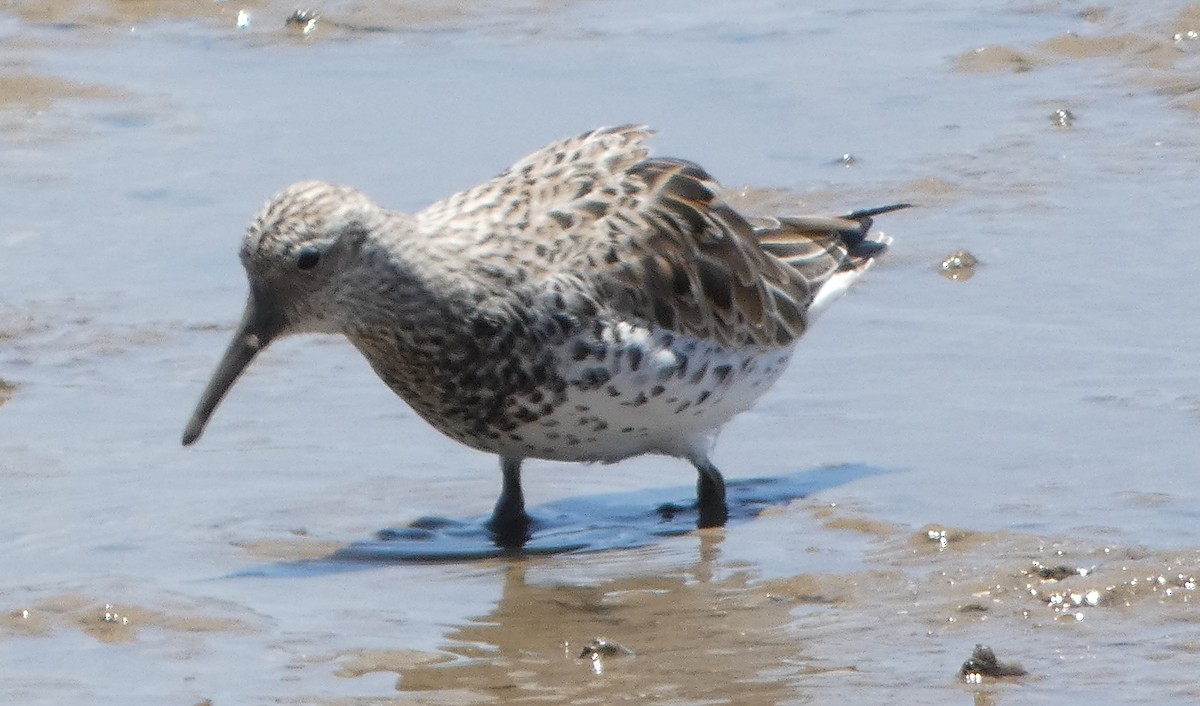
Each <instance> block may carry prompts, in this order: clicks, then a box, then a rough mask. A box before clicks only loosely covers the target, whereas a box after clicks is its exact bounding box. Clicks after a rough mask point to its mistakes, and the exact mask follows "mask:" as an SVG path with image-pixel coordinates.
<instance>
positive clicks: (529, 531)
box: [487, 508, 533, 549]
mask: <svg viewBox="0 0 1200 706" xmlns="http://www.w3.org/2000/svg"><path fill="white" fill-rule="evenodd" d="M499 510H500V509H499V508H497V511H496V512H495V513H493V514H492V519H490V520H488V522H487V528H488V531H489V532H491V533H492V542H493V543H494V544H495V545H496V546H497V547H503V548H505V549H518V548H520V547H523V546H525V543H526V542H528V541H529V539H530V537H531V536H532V535H533V518H531V517H530V516H529V515H527V514H525V511H524V510H521V511H520V512H517V513H502V512H500V511H499Z"/></svg>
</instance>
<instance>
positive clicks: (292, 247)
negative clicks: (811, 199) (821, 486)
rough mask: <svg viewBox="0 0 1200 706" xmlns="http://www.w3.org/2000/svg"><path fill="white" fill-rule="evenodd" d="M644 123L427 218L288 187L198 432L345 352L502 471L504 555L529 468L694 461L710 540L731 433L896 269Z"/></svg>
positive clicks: (865, 240) (835, 224) (256, 225)
mask: <svg viewBox="0 0 1200 706" xmlns="http://www.w3.org/2000/svg"><path fill="white" fill-rule="evenodd" d="M650 134H651V131H650V130H649V129H648V128H646V127H644V126H637V125H627V126H622V127H615V128H604V129H600V130H595V131H592V132H588V133H586V134H583V135H579V136H577V137H573V138H569V139H566V140H561V141H559V142H554V143H552V144H550V145H547V146H546V147H543V148H542V149H540V150H538V151H536V152H534V153H533V154H531V155H529V156H528V157H526V158H524V159H522V160H521V161H519V162H517V163H516V164H514V165H513V166H512V167H510V168H509V169H507V170H506V171H504V172H503V173H501V174H500V175H499V176H497V177H495V178H494V179H492V180H490V181H488V182H486V183H484V184H481V185H479V186H476V187H474V188H472V189H469V190H467V191H463V192H461V193H458V194H455V195H453V196H451V197H449V198H447V199H445V200H443V201H439V202H438V203H435V204H433V205H432V206H429V207H428V208H426V209H424V210H422V211H420V212H418V213H416V214H414V215H406V214H402V213H397V212H394V211H389V210H387V209H384V208H382V207H381V206H379V205H377V204H376V203H375V202H374V201H372V200H371V199H369V198H368V197H367V196H365V195H364V194H362V193H361V192H359V191H357V190H355V189H351V188H348V187H345V186H339V185H335V184H328V183H323V182H317V181H305V182H300V183H297V184H294V185H292V186H289V187H288V188H286V189H284V190H283V191H282V192H281V193H280V194H278V195H277V196H275V197H274V198H273V199H271V201H269V202H268V203H267V204H266V205H265V206H264V207H263V209H262V210H261V211H260V212H259V213H258V215H257V216H256V217H255V218H254V220H253V222H252V223H251V224H250V227H249V229H248V230H247V232H246V235H245V239H244V241H243V243H242V247H241V260H242V264H243V266H244V267H245V269H246V273H247V275H248V278H249V284H250V296H249V302H248V303H247V305H246V309H245V313H244V315H243V317H242V320H241V323H240V324H239V325H238V327H237V330H236V332H235V333H234V336H233V340H232V342H231V343H230V344H229V347H228V349H227V350H226V352H225V354H224V357H223V358H222V359H221V361H220V363H219V364H218V366H217V369H216V371H215V372H214V374H213V377H212V379H211V381H210V382H209V384H208V387H207V388H206V389H205V391H204V393H203V395H202V396H201V398H200V401H199V404H198V405H197V407H196V411H195V413H194V414H193V416H192V418H191V421H190V422H189V423H188V425H187V428H186V430H185V431H184V434H183V443H184V445H189V444H191V443H193V442H195V441H196V439H198V438H199V437H200V434H201V432H202V431H203V430H204V426H205V424H206V423H207V422H208V420H209V418H210V417H211V416H212V414H213V412H214V410H215V409H216V407H217V405H218V404H219V403H220V401H221V399H222V397H223V396H224V395H225V393H226V392H228V390H229V389H230V387H231V386H232V385H233V383H234V381H235V380H236V379H237V377H238V376H239V375H240V374H241V373H242V371H243V370H245V368H246V367H247V366H248V365H249V364H250V362H251V361H252V360H253V359H254V357H255V356H256V355H257V354H258V353H259V352H260V351H261V350H262V349H263V348H265V347H266V346H267V345H268V344H269V343H270V342H271V341H272V340H274V339H276V338H278V337H280V336H283V335H285V334H293V333H326V334H341V335H344V336H345V337H346V338H348V339H349V340H350V342H351V343H352V344H353V345H354V346H355V347H356V348H358V350H359V351H360V352H361V353H362V354H363V355H364V356H365V357H366V359H367V360H368V361H369V363H370V365H371V367H372V368H373V369H374V370H375V372H376V373H377V374H378V375H379V377H380V378H381V379H382V380H383V381H384V382H385V383H386V384H387V385H388V387H390V388H391V389H392V390H393V391H394V392H395V393H396V394H397V395H399V396H400V397H402V398H403V399H404V400H405V401H406V402H407V403H408V404H409V405H410V406H411V407H412V409H413V410H415V411H416V412H417V414H419V415H420V416H421V417H423V418H424V419H425V420H426V421H427V422H429V423H430V424H432V425H433V426H434V427H436V428H437V429H438V430H440V431H441V432H442V433H444V434H445V435H447V436H449V437H450V438H452V439H455V440H457V441H460V442H462V443H463V444H466V445H467V446H470V447H472V448H475V449H479V450H481V451H485V452H489V453H493V454H496V455H497V456H499V457H500V466H501V470H502V472H503V486H502V490H501V493H500V498H499V500H498V502H497V503H496V507H495V510H494V512H493V514H492V518H491V520H490V522H489V528H490V530H491V531H492V533H493V536H494V541H495V542H496V543H497V544H499V545H503V546H519V545H521V544H523V543H524V542H525V541H526V540H527V539H528V537H529V536H530V529H531V520H530V518H529V516H528V515H527V514H526V512H525V503H524V495H523V493H522V490H521V475H520V474H521V464H522V462H523V461H524V459H527V458H539V459H554V460H560V461H579V462H600V463H611V462H615V461H619V460H622V459H625V458H629V457H632V456H638V455H641V454H664V455H668V456H675V457H680V458H683V459H686V460H688V461H690V462H691V463H692V465H693V466H695V468H696V471H697V472H698V473H699V479H698V483H697V495H698V510H699V521H698V525H699V526H700V527H715V526H721V525H724V524H725V521H726V519H727V517H728V513H727V508H726V502H725V482H724V480H723V478H722V476H721V472H720V471H719V470H718V469H717V467H716V466H714V465H713V464H712V462H711V461H710V460H709V450H710V447H711V446H712V440H713V438H714V435H715V432H716V430H717V429H718V428H719V427H721V425H722V424H724V423H725V422H727V421H728V420H729V419H731V418H732V417H733V416H734V415H736V414H738V413H739V412H742V411H744V410H746V409H747V408H749V407H750V406H751V405H752V404H753V403H754V402H755V400H757V399H758V398H759V397H760V396H761V395H762V394H763V393H764V392H766V391H767V389H768V388H769V387H771V385H772V384H773V383H774V382H775V381H776V380H777V379H778V378H779V376H780V374H781V373H782V372H783V370H784V368H785V366H786V365H787V363H788V360H789V358H790V357H791V355H792V352H793V349H794V348H795V346H796V342H797V341H798V340H799V338H800V337H801V335H802V334H803V333H804V332H805V330H806V329H807V328H808V327H809V325H810V324H811V323H812V322H813V320H814V319H815V318H816V317H817V316H818V315H820V314H821V313H822V312H823V311H824V310H825V309H826V308H827V307H828V306H829V305H830V304H831V303H832V302H833V301H834V300H835V299H837V298H838V297H839V296H840V295H842V294H843V293H844V292H845V291H846V289H847V288H848V287H849V286H850V284H851V283H852V282H854V280H856V279H858V278H859V277H860V276H861V275H862V274H863V272H864V271H866V269H867V268H868V267H869V266H870V265H871V262H872V260H873V259H874V258H875V257H876V256H878V255H879V254H880V253H882V252H883V251H884V250H885V249H886V247H887V244H888V242H890V239H889V238H886V237H884V236H879V235H874V234H869V233H868V230H869V228H870V226H871V220H872V217H873V216H876V215H878V214H881V213H886V212H888V211H894V210H896V209H900V208H904V207H906V206H907V204H894V205H890V206H884V207H881V208H873V209H867V210H861V211H855V212H853V213H850V214H848V215H845V216H840V217H835V216H798V217H777V218H757V219H751V218H747V217H745V216H742V215H740V214H739V213H738V212H736V211H735V210H734V209H733V208H731V207H730V206H729V204H727V203H726V202H725V201H724V200H723V199H722V197H721V196H720V195H719V187H718V185H717V183H716V181H715V180H714V179H713V178H712V177H710V176H709V175H708V173H706V172H705V171H704V170H703V169H702V168H701V167H699V166H698V165H696V164H693V163H692V162H688V161H684V160H681V159H669V158H662V157H651V156H650V154H649V151H648V149H647V148H646V147H645V145H644V142H645V140H646V138H647V137H648V136H649V135H650Z"/></svg>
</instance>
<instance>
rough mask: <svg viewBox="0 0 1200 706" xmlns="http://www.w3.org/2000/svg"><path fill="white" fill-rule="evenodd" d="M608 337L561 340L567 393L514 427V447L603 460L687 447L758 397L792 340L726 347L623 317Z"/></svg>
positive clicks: (678, 452) (684, 451)
mask: <svg viewBox="0 0 1200 706" xmlns="http://www.w3.org/2000/svg"><path fill="white" fill-rule="evenodd" d="M602 340H603V343H604V345H602V346H595V345H592V344H588V343H581V342H578V341H577V342H571V343H568V345H566V346H565V347H564V354H563V355H562V356H560V360H562V361H563V362H562V363H561V364H560V365H559V372H560V374H561V375H562V377H563V378H564V379H565V380H566V381H567V383H568V385H567V389H566V401H565V402H564V403H562V404H558V405H556V406H555V407H554V409H553V410H552V411H550V412H549V413H547V414H544V415H542V416H540V417H539V418H538V419H536V420H533V421H530V422H528V423H526V424H524V425H522V426H520V427H518V428H517V429H515V430H514V432H513V434H512V435H511V436H510V440H509V441H507V442H506V443H505V444H504V445H505V446H506V447H507V448H506V452H507V453H508V454H510V455H517V456H523V457H534V458H547V459H554V460H561V461H600V462H612V461H618V460H621V459H624V458H628V457H630V456H636V455H639V454H644V453H662V454H669V455H673V456H687V455H689V453H690V452H692V451H693V450H697V449H699V448H702V447H704V446H707V440H708V438H709V437H710V436H711V435H712V433H713V432H715V431H716V430H717V429H718V428H719V427H720V426H721V425H722V424H724V423H725V422H727V421H729V420H730V419H731V418H732V417H733V416H734V415H736V414H738V413H740V412H743V411H745V410H746V409H748V408H749V407H750V406H751V405H753V404H754V402H755V401H756V400H757V399H758V398H759V397H760V396H761V395H762V394H763V393H764V392H766V391H767V390H768V389H769V388H770V387H771V385H772V384H774V382H775V381H776V380H777V379H778V378H779V376H780V374H782V372H783V370H784V368H785V367H786V366H787V362H788V360H789V358H790V357H791V352H792V349H791V347H790V346H789V347H787V348H777V349H762V348H757V347H754V348H744V349H735V350H729V349H724V348H721V347H719V346H717V345H716V344H714V343H711V342H709V341H704V340H698V339H694V338H689V337H687V336H681V335H678V334H672V333H668V332H665V331H656V330H649V329H645V328H641V327H634V326H631V325H629V324H623V323H622V324H617V325H615V326H613V327H611V328H610V329H608V330H605V331H604V334H603V336H602ZM581 345H583V346H588V345H592V347H591V349H590V350H591V351H592V352H591V353H590V354H588V355H586V356H582V358H583V359H578V358H580V357H581V353H582V352H583V351H585V350H588V349H587V348H580V346H581ZM513 437H515V438H513ZM502 453H503V452H502Z"/></svg>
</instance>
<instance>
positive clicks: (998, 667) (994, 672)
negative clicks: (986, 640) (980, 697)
mask: <svg viewBox="0 0 1200 706" xmlns="http://www.w3.org/2000/svg"><path fill="white" fill-rule="evenodd" d="M1027 673H1028V672H1026V671H1025V668H1024V667H1022V666H1021V665H1019V664H1017V663H1016V662H1001V661H1000V660H999V658H997V657H996V653H995V652H994V651H992V648H990V647H988V646H987V645H975V649H974V650H972V651H971V656H970V657H969V658H968V659H967V661H966V662H963V665H962V667H961V668H960V669H959V670H958V675H959V676H960V677H961V678H962V679H963V681H966V682H970V683H973V684H978V683H979V682H981V681H983V678H984V677H989V678H993V679H998V678H1002V677H1023V676H1025V675H1026V674H1027Z"/></svg>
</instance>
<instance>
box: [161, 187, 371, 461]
mask: <svg viewBox="0 0 1200 706" xmlns="http://www.w3.org/2000/svg"><path fill="white" fill-rule="evenodd" d="M385 217H386V212H384V211H383V209H381V208H380V207H379V206H378V205H376V204H375V203H374V202H373V201H371V200H370V199H368V198H367V197H366V196H364V195H363V194H361V193H360V192H358V191H355V190H354V189H350V188H348V187H344V186H337V185H334V184H327V183H324V182H316V181H306V182H300V183H298V184H293V185H292V186H289V187H288V188H287V189H284V190H283V191H282V192H280V193H279V194H278V195H277V196H275V197H274V198H273V199H271V201H270V202H268V203H267V204H266V206H264V207H263V209H262V210H261V211H260V212H259V213H258V215H257V216H255V218H254V221H253V222H252V223H251V224H250V227H249V228H248V229H247V231H246V237H245V239H244V240H243V242H242V250H241V258H242V265H243V266H244V267H245V268H246V276H247V278H248V279H249V284H250V296H249V298H248V300H247V303H246V310H245V313H244V314H243V315H242V321H241V323H240V324H239V325H238V327H237V330H236V331H235V332H234V335H233V340H232V341H230V343H229V347H228V348H227V349H226V351H225V355H224V356H223V357H222V358H221V362H220V363H219V364H218V365H217V369H216V371H214V373H213V376H212V379H211V380H210V381H209V383H208V387H207V388H206V389H205V391H204V394H203V395H202V396H201V398H200V402H199V403H198V404H197V406H196V410H195V412H194V413H193V415H192V418H191V421H190V422H189V423H188V425H187V429H186V430H185V431H184V434H183V443H184V445H188V444H191V443H192V442H194V441H195V440H196V439H198V438H199V437H200V434H201V432H203V431H204V425H205V424H207V423H208V419H209V418H210V417H211V416H212V414H213V412H214V411H215V410H216V408H217V405H218V404H220V402H221V398H223V397H224V396H225V393H227V392H228V391H229V389H230V388H231V387H232V386H233V383H234V381H236V380H237V378H238V376H239V375H241V373H242V371H243V370H245V369H246V367H247V366H248V365H249V364H250V362H251V361H252V360H253V359H254V357H255V356H256V355H257V354H258V352H259V351H261V350H262V349H264V348H266V347H267V345H268V344H269V343H270V342H271V341H272V340H274V339H276V338H279V337H280V336H283V335H286V334H289V333H299V332H324V333H336V332H337V331H338V328H337V321H338V313H339V306H340V304H341V303H342V301H343V299H344V297H345V296H346V292H345V288H346V282H347V281H348V278H347V277H346V274H347V273H348V272H350V271H352V270H353V269H354V266H355V263H357V262H358V260H359V258H360V255H361V251H362V249H363V247H364V245H365V244H366V242H367V240H368V239H369V237H370V236H369V234H370V232H371V230H372V229H373V228H375V227H377V226H378V224H379V223H380V221H381V220H382V219H384V218H385Z"/></svg>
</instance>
